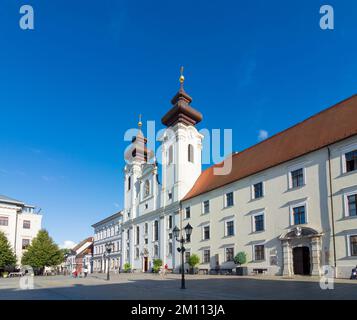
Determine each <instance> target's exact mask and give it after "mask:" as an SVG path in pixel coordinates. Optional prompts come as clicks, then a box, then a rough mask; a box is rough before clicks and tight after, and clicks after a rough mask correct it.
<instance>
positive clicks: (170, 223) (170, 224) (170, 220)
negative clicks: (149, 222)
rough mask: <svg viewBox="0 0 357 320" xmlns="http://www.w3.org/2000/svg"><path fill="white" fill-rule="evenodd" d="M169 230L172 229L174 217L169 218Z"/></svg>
mask: <svg viewBox="0 0 357 320" xmlns="http://www.w3.org/2000/svg"><path fill="white" fill-rule="evenodd" d="M168 228H169V229H172V216H169V220H168Z"/></svg>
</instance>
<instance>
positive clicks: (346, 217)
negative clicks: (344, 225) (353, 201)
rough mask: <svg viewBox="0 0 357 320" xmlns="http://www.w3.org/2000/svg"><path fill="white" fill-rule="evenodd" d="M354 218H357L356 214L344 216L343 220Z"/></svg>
mask: <svg viewBox="0 0 357 320" xmlns="http://www.w3.org/2000/svg"><path fill="white" fill-rule="evenodd" d="M351 219H352V220H353V219H357V215H356V216H343V218H342V219H341V220H351Z"/></svg>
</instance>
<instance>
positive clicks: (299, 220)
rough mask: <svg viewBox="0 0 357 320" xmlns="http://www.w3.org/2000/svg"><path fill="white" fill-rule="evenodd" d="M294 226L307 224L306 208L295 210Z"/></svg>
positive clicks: (301, 207) (296, 208)
mask: <svg viewBox="0 0 357 320" xmlns="http://www.w3.org/2000/svg"><path fill="white" fill-rule="evenodd" d="M293 217H294V224H304V223H306V213H305V206H300V207H295V208H293Z"/></svg>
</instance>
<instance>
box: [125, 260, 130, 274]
mask: <svg viewBox="0 0 357 320" xmlns="http://www.w3.org/2000/svg"><path fill="white" fill-rule="evenodd" d="M130 270H131V265H130V263H128V262H127V263H125V264H124V272H129V271H130Z"/></svg>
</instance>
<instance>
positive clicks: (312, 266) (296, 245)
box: [279, 226, 323, 276]
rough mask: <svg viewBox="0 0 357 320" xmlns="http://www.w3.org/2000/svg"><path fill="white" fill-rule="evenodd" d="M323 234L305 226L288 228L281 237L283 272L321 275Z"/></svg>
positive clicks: (287, 273)
mask: <svg viewBox="0 0 357 320" xmlns="http://www.w3.org/2000/svg"><path fill="white" fill-rule="evenodd" d="M322 236H323V234H322V233H319V232H318V231H316V230H314V229H312V228H309V227H304V226H296V227H294V228H291V229H288V230H287V231H286V232H285V233H283V234H282V235H281V236H280V237H279V239H280V240H281V244H282V251H283V252H282V253H283V259H282V274H283V275H284V276H292V275H294V274H302V275H313V276H319V275H321V272H322V270H321V267H320V266H321V241H322V240H321V238H322Z"/></svg>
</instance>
